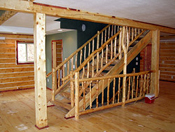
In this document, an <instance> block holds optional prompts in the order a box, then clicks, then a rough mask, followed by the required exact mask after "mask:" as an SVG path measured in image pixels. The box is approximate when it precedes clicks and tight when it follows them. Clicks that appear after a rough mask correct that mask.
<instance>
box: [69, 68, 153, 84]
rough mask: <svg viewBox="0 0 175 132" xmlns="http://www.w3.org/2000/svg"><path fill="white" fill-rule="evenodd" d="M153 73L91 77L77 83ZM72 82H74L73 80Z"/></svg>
mask: <svg viewBox="0 0 175 132" xmlns="http://www.w3.org/2000/svg"><path fill="white" fill-rule="evenodd" d="M153 72H154V71H144V72H139V73H129V74H121V75H111V76H109V75H108V76H104V77H92V78H83V79H79V82H84V81H94V80H103V79H112V78H119V77H125V76H127V77H131V76H138V75H143V74H149V73H153ZM72 81H75V80H74V79H73V80H72Z"/></svg>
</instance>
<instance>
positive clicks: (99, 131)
mask: <svg viewBox="0 0 175 132" xmlns="http://www.w3.org/2000/svg"><path fill="white" fill-rule="evenodd" d="M47 92H48V94H49V93H50V91H49V90H48V91H47ZM174 102H175V83H171V82H160V96H159V98H157V99H156V100H155V103H154V104H146V103H144V100H142V101H139V102H136V103H131V104H129V105H126V106H125V107H121V106H120V107H115V108H112V109H108V110H105V111H101V112H96V113H92V114H89V115H83V116H80V120H79V121H76V120H74V119H68V120H66V119H64V114H65V111H64V110H62V109H60V108H59V107H49V108H48V120H49V127H48V128H46V129H42V130H38V129H37V128H35V126H34V125H35V112H34V90H33V89H30V90H20V91H12V92H3V93H0V132H18V131H19V132H20V131H23V132H38V131H40V132H58V131H63V132H88V131H89V132H120V131H123V132H131V131H133V132H137V131H138V132H140V131H145V132H156V131H157V132H165V131H167V132H174V131H175V103H174Z"/></svg>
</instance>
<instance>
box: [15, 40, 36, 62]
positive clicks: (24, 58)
mask: <svg viewBox="0 0 175 132" xmlns="http://www.w3.org/2000/svg"><path fill="white" fill-rule="evenodd" d="M31 63H34V44H33V42H17V64H31Z"/></svg>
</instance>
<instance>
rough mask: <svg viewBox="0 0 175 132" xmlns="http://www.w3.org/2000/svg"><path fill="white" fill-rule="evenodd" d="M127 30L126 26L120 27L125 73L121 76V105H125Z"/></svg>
mask: <svg viewBox="0 0 175 132" xmlns="http://www.w3.org/2000/svg"><path fill="white" fill-rule="evenodd" d="M128 37H129V36H128V30H127V27H125V26H124V27H123V29H122V38H121V39H122V40H121V45H122V48H123V51H124V66H123V74H124V75H125V76H124V77H123V98H122V102H123V104H122V106H124V105H125V101H126V83H127V82H126V74H127V51H128V45H129V39H128Z"/></svg>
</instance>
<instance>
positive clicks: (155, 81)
mask: <svg viewBox="0 0 175 132" xmlns="http://www.w3.org/2000/svg"><path fill="white" fill-rule="evenodd" d="M159 50H160V31H159V30H155V31H152V53H151V70H153V71H155V72H153V73H152V74H151V93H154V94H155V96H156V97H157V96H158V95H159Z"/></svg>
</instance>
